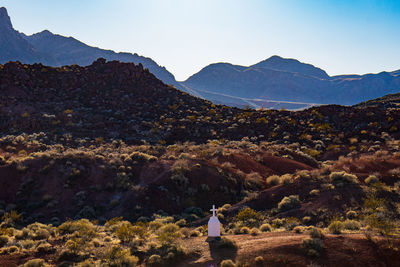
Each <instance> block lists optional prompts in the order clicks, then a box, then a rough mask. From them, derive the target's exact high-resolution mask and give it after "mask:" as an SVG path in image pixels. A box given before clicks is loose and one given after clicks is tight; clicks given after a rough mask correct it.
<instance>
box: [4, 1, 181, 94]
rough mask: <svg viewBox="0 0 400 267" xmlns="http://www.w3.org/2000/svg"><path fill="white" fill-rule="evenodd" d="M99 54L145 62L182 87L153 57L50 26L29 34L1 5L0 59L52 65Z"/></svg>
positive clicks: (85, 61)
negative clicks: (118, 49)
mask: <svg viewBox="0 0 400 267" xmlns="http://www.w3.org/2000/svg"><path fill="white" fill-rule="evenodd" d="M98 58H105V59H107V60H119V61H121V62H134V63H136V64H139V63H141V64H142V65H143V66H144V67H145V68H147V69H149V70H150V71H151V72H152V73H153V74H154V75H156V76H157V78H159V79H160V80H162V81H163V82H164V83H166V84H174V85H175V86H177V87H179V84H178V83H177V82H176V81H175V78H174V76H173V75H172V74H171V73H170V72H168V70H166V69H165V67H161V66H159V65H158V64H157V63H156V62H154V61H153V60H152V59H151V58H147V57H143V56H139V55H138V54H131V53H116V52H114V51H112V50H104V49H100V48H97V47H91V46H88V45H86V44H84V43H82V42H80V41H79V40H76V39H75V38H73V37H64V36H61V35H57V34H53V33H51V32H50V31H48V30H45V31H42V32H40V33H36V34H33V35H30V36H27V35H25V34H23V33H19V32H18V31H16V30H14V29H13V27H12V24H11V20H10V17H9V16H8V14H7V10H6V9H5V8H4V7H2V8H0V63H6V62H8V61H20V62H22V63H28V64H32V63H42V64H45V65H49V66H64V65H73V64H78V65H80V66H87V65H90V64H91V63H92V62H93V61H95V60H96V59H98Z"/></svg>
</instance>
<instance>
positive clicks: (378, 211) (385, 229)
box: [363, 193, 396, 236]
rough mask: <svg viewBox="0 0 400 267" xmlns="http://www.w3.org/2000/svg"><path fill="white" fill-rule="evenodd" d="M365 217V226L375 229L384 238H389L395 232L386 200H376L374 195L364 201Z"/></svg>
mask: <svg viewBox="0 0 400 267" xmlns="http://www.w3.org/2000/svg"><path fill="white" fill-rule="evenodd" d="M363 208H364V210H365V213H366V215H365V217H364V220H365V222H366V224H367V225H369V226H370V227H372V228H373V229H376V230H377V231H378V232H379V233H381V234H382V235H384V236H390V235H392V234H393V233H394V232H395V231H396V223H395V222H394V221H393V219H392V216H391V213H390V211H389V210H388V209H387V207H386V200H385V199H382V198H378V197H377V196H376V194H375V193H373V194H371V195H369V196H368V197H367V198H366V199H365V200H364V207H363Z"/></svg>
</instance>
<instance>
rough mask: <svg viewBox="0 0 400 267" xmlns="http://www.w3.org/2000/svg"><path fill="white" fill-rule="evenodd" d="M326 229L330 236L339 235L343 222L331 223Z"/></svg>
mask: <svg viewBox="0 0 400 267" xmlns="http://www.w3.org/2000/svg"><path fill="white" fill-rule="evenodd" d="M328 229H329V231H330V232H331V233H332V234H340V233H342V230H343V222H341V221H333V222H331V223H330V224H329V226H328Z"/></svg>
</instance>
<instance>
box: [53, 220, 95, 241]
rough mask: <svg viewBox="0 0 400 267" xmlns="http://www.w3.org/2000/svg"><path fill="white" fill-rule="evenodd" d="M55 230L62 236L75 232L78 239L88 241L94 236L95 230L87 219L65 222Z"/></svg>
mask: <svg viewBox="0 0 400 267" xmlns="http://www.w3.org/2000/svg"><path fill="white" fill-rule="evenodd" d="M57 229H58V231H59V233H60V234H62V235H63V234H72V233H74V232H77V233H78V235H79V236H80V237H85V238H88V239H90V238H92V237H94V236H96V228H95V226H94V225H93V223H91V222H90V221H89V220H88V219H80V220H77V221H66V222H64V223H63V224H61V225H60V226H58V228H57Z"/></svg>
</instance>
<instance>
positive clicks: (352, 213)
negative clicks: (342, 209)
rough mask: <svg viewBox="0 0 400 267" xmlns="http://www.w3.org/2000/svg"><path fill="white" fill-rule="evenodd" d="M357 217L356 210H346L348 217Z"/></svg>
mask: <svg viewBox="0 0 400 267" xmlns="http://www.w3.org/2000/svg"><path fill="white" fill-rule="evenodd" d="M355 217H357V212H355V211H354V210H350V211H348V212H346V218H347V219H354V218H355Z"/></svg>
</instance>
